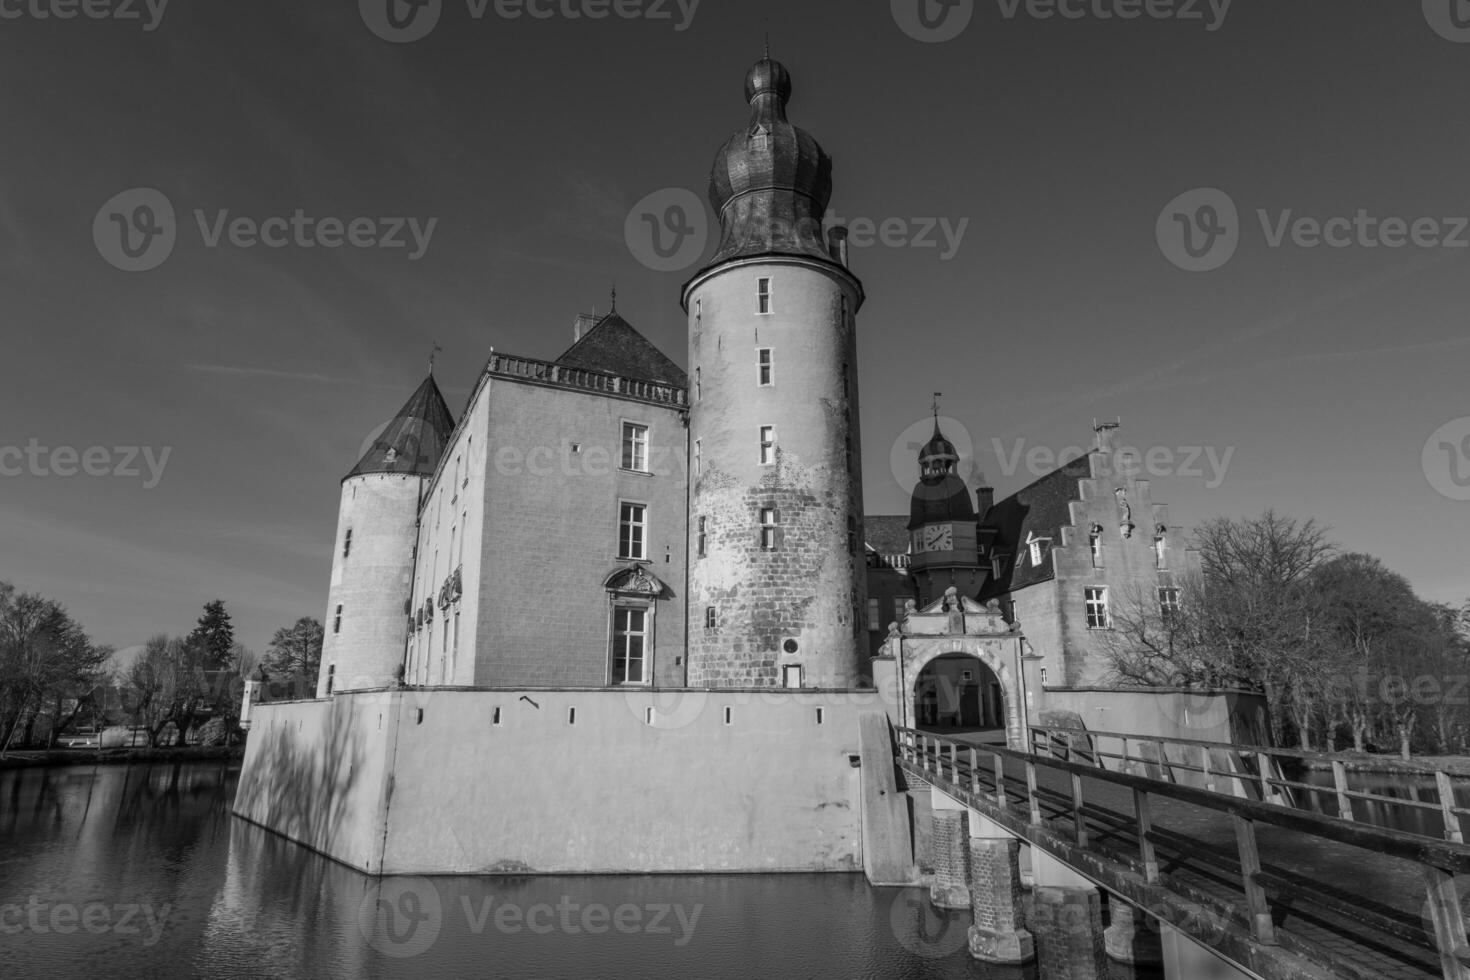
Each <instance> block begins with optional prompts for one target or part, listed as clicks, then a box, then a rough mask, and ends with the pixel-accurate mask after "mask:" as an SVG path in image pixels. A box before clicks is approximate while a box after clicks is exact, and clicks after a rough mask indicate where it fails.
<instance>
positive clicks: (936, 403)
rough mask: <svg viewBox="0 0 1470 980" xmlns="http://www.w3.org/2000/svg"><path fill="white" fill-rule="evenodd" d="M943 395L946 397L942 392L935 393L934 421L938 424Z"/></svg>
mask: <svg viewBox="0 0 1470 980" xmlns="http://www.w3.org/2000/svg"><path fill="white" fill-rule="evenodd" d="M943 395H944V392H942V391H936V392H935V393H934V406H933V407H934V421H935V422H936V423H937V422H938V421H939V399H940V398H941V397H942V396H943Z"/></svg>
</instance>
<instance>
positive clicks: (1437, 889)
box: [1420, 864, 1470, 980]
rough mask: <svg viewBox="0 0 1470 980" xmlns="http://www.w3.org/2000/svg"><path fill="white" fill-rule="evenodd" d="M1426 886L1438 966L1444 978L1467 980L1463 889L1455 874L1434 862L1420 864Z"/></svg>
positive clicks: (1469, 944)
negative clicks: (1463, 958) (1457, 885)
mask: <svg viewBox="0 0 1470 980" xmlns="http://www.w3.org/2000/svg"><path fill="white" fill-rule="evenodd" d="M1420 870H1421V871H1422V872H1423V874H1424V889H1425V891H1426V892H1428V895H1429V901H1428V906H1429V917H1430V919H1431V921H1432V922H1433V923H1434V935H1433V937H1432V938H1433V940H1434V948H1435V949H1436V950H1437V951H1438V952H1439V966H1440V970H1441V972H1443V974H1444V978H1445V980H1465V978H1467V977H1470V968H1467V967H1466V966H1464V965H1463V964H1462V963H1461V962H1460V957H1461V956H1464V955H1465V954H1466V952H1467V949H1466V947H1467V946H1470V943H1467V941H1466V937H1465V916H1464V913H1463V912H1461V911H1460V890H1459V888H1458V887H1456V885H1455V877H1454V875H1451V874H1449V873H1448V872H1446V871H1442V870H1440V869H1439V868H1436V867H1433V866H1432V865H1428V864H1425V865H1420Z"/></svg>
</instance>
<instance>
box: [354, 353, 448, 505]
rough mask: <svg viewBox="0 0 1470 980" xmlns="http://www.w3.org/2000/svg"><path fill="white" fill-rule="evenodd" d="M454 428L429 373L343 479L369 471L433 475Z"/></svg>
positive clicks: (442, 398) (432, 377) (437, 388)
mask: <svg viewBox="0 0 1470 980" xmlns="http://www.w3.org/2000/svg"><path fill="white" fill-rule="evenodd" d="M453 431H454V416H452V415H450V414H449V406H448V405H446V404H444V396H443V395H442V394H440V392H439V386H438V385H437V384H435V383H434V376H433V375H432V374H431V375H429V376H428V377H427V378H425V379H424V383H423V384H421V385H419V387H418V390H417V391H415V392H414V393H413V395H412V396H410V398H409V399H408V401H407V402H405V403H404V406H403V407H402V408H400V409H399V410H398V413H397V414H396V415H394V416H393V420H392V421H391V422H389V423H388V424H387V426H385V427H384V429H383V431H382V432H380V433H379V434H378V436H377V438H375V439H374V440H373V444H372V445H371V446H369V447H368V451H367V452H366V453H364V454H363V457H362V459H360V460H358V461H357V465H356V466H354V467H353V468H352V472H350V473H348V474H347V476H345V477H343V479H344V480H345V479H349V478H351V477H354V476H363V475H364V474H368V473H408V474H415V475H418V476H433V474H434V470H435V469H437V468H438V466H439V458H440V457H441V456H443V455H444V447H445V445H446V444H447V443H448V441H449V434H450V433H451V432H453Z"/></svg>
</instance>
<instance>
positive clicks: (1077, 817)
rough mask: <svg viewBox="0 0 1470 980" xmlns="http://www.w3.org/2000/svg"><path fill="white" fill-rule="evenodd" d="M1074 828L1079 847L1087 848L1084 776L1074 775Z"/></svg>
mask: <svg viewBox="0 0 1470 980" xmlns="http://www.w3.org/2000/svg"><path fill="white" fill-rule="evenodd" d="M1072 826H1073V829H1074V830H1075V831H1076V833H1077V846H1078V847H1086V846H1087V824H1085V823H1083V822H1082V776H1081V774H1079V773H1075V772H1074V773H1072Z"/></svg>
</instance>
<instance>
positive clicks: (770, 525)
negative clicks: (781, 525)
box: [761, 507, 777, 551]
mask: <svg viewBox="0 0 1470 980" xmlns="http://www.w3.org/2000/svg"><path fill="white" fill-rule="evenodd" d="M776 533H777V532H776V508H774V507H762V508H761V550H762V551H775V550H776V545H777V538H776Z"/></svg>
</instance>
